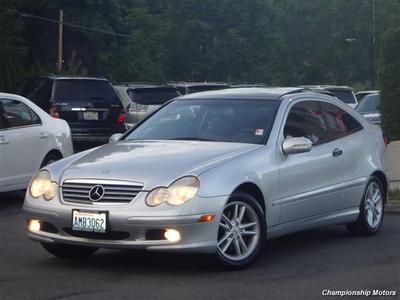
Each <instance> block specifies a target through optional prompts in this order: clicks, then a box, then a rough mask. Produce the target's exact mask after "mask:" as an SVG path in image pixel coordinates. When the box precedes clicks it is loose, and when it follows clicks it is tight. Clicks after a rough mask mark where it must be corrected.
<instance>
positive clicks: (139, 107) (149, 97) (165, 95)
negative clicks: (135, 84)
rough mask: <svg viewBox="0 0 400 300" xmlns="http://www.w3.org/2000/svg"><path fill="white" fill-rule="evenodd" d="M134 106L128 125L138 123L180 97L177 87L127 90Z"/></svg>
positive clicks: (130, 110) (129, 114)
mask: <svg viewBox="0 0 400 300" xmlns="http://www.w3.org/2000/svg"><path fill="white" fill-rule="evenodd" d="M127 92H128V95H129V97H130V98H131V99H132V104H131V105H130V107H129V110H128V115H127V117H126V118H127V123H137V122H139V121H141V120H142V119H143V118H144V117H145V116H147V115H148V114H150V113H151V112H153V111H154V110H156V109H157V108H159V107H160V106H161V105H163V104H164V103H166V102H167V101H169V100H171V99H173V98H175V97H178V96H180V95H181V94H180V93H179V92H178V89H177V88H175V87H144V88H129V89H128V90H127Z"/></svg>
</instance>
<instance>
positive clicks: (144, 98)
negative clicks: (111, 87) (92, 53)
mask: <svg viewBox="0 0 400 300" xmlns="http://www.w3.org/2000/svg"><path fill="white" fill-rule="evenodd" d="M128 94H129V96H130V97H131V99H132V101H134V102H136V103H138V104H142V105H162V104H164V103H165V102H167V101H168V100H171V99H172V98H175V97H178V96H180V93H179V92H178V90H177V89H176V88H173V87H157V88H136V89H129V90H128Z"/></svg>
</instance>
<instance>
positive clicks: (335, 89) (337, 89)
mask: <svg viewBox="0 0 400 300" xmlns="http://www.w3.org/2000/svg"><path fill="white" fill-rule="evenodd" d="M301 87H302V88H306V89H310V90H313V91H314V92H318V90H321V91H329V92H331V93H333V94H335V96H336V98H338V99H339V100H341V101H343V102H344V103H346V104H348V105H349V106H351V107H352V108H355V107H356V106H357V103H358V102H357V98H356V96H355V95H354V91H353V89H352V88H351V87H348V86H337V85H303V86H301Z"/></svg>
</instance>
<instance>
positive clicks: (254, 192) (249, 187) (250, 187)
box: [231, 182, 267, 215]
mask: <svg viewBox="0 0 400 300" xmlns="http://www.w3.org/2000/svg"><path fill="white" fill-rule="evenodd" d="M237 192H244V193H247V194H249V195H251V196H253V197H254V199H256V201H257V202H258V204H260V206H261V208H262V210H263V212H264V214H265V215H266V214H267V212H266V203H265V198H264V195H263V193H262V191H261V189H260V188H259V187H258V185H257V184H255V183H253V182H244V183H241V184H240V185H238V186H237V187H236V188H235V189H234V190H233V192H232V193H231V195H233V194H234V193H237Z"/></svg>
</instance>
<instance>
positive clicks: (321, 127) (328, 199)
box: [277, 100, 344, 223]
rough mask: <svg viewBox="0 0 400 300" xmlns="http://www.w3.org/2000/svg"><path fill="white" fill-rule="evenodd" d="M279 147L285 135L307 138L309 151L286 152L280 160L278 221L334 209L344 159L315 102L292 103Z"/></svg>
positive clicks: (340, 192)
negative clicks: (279, 211) (310, 142)
mask: <svg viewBox="0 0 400 300" xmlns="http://www.w3.org/2000/svg"><path fill="white" fill-rule="evenodd" d="M280 134H281V137H280V140H279V142H278V143H279V144H280V145H278V147H281V145H282V142H283V140H284V139H285V138H288V137H307V138H309V139H310V140H311V141H312V143H313V146H312V148H311V150H310V151H309V152H306V153H298V154H290V155H286V154H284V153H283V152H281V153H280V154H279V155H280V157H281V162H280V172H279V173H280V199H279V200H278V201H277V204H279V205H281V217H280V223H286V222H290V221H295V220H299V219H303V218H307V217H313V216H318V215H322V214H326V213H329V212H331V211H334V210H335V209H336V207H337V202H341V201H342V199H343V193H342V191H341V188H340V187H341V184H342V182H343V170H344V165H343V164H344V162H343V158H342V156H341V153H340V145H338V143H337V142H336V141H332V140H331V135H330V131H329V129H328V127H327V125H326V121H325V118H324V116H323V114H322V112H321V109H320V106H319V104H318V102H317V101H309V100H300V101H298V102H294V103H293V104H292V106H291V107H289V111H288V112H287V117H286V119H285V121H284V126H282V128H281V133H280Z"/></svg>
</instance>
